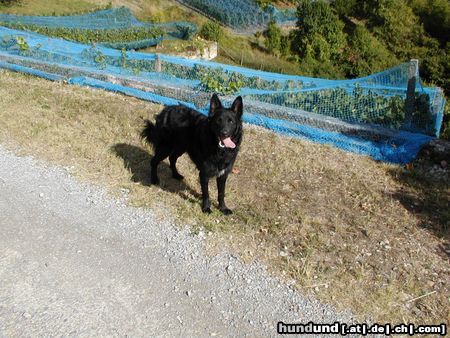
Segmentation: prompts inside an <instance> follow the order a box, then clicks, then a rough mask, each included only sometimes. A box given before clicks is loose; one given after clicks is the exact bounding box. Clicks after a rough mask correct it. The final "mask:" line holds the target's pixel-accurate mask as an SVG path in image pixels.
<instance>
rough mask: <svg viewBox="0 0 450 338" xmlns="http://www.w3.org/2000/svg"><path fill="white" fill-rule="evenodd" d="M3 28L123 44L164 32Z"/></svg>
mask: <svg viewBox="0 0 450 338" xmlns="http://www.w3.org/2000/svg"><path fill="white" fill-rule="evenodd" d="M1 24H2V25H3V26H6V27H10V28H15V29H21V30H29V31H33V32H36V33H39V34H43V35H47V36H51V37H58V38H63V39H66V40H71V41H76V42H81V43H85V44H90V43H123V42H133V41H138V40H144V39H153V38H159V37H161V36H162V35H163V34H164V32H163V31H162V30H161V29H160V28H157V27H133V28H123V29H78V28H52V27H42V26H36V25H23V24H11V23H1Z"/></svg>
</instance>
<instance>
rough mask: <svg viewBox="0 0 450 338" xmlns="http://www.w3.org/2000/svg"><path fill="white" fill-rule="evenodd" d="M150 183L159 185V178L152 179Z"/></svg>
mask: <svg viewBox="0 0 450 338" xmlns="http://www.w3.org/2000/svg"><path fill="white" fill-rule="evenodd" d="M150 183H151V184H154V185H159V178H158V177H152V178H151V179H150Z"/></svg>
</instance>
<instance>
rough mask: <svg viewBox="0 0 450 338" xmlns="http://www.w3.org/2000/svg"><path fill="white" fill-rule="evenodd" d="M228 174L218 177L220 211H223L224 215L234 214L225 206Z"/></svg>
mask: <svg viewBox="0 0 450 338" xmlns="http://www.w3.org/2000/svg"><path fill="white" fill-rule="evenodd" d="M227 177H228V174H224V175H222V176H219V177H217V179H216V180H217V192H218V200H219V210H220V211H222V213H223V214H224V215H230V214H232V213H233V212H232V211H231V210H230V209H228V208H227V206H226V205H225V183H226V182H227Z"/></svg>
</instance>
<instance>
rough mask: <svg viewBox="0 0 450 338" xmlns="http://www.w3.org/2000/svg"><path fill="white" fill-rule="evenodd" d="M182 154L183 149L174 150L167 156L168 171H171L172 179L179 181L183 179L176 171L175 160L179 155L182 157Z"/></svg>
mask: <svg viewBox="0 0 450 338" xmlns="http://www.w3.org/2000/svg"><path fill="white" fill-rule="evenodd" d="M183 153H184V149H174V151H172V154H170V156H169V161H170V169H171V170H172V177H173V178H175V179H176V180H179V181H181V180H182V179H183V178H184V177H183V175H181V174H180V173H179V172H178V170H177V160H178V158H179V157H180V156H181V155H183Z"/></svg>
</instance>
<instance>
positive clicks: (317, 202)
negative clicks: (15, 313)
mask: <svg viewBox="0 0 450 338" xmlns="http://www.w3.org/2000/svg"><path fill="white" fill-rule="evenodd" d="M159 110H160V106H157V105H154V104H150V103H146V102H143V101H139V100H137V99H134V98H128V97H125V96H121V95H115V94H111V93H106V92H102V91H95V90H90V89H86V88H79V87H74V86H67V85H64V84H59V83H51V82H47V81H45V80H41V79H36V78H32V77H28V76H24V75H19V74H14V73H9V72H5V71H0V121H1V123H0V142H1V143H2V144H6V145H8V146H9V147H10V148H14V149H16V150H18V149H19V150H20V152H21V153H23V154H28V155H33V156H36V157H38V158H43V159H46V160H49V161H51V162H54V163H58V164H61V165H64V166H67V167H73V170H72V171H73V173H74V174H75V175H76V176H77V177H79V178H80V179H83V180H87V181H91V182H94V183H97V184H101V185H104V186H107V187H108V188H109V189H110V190H111V192H112V193H115V192H118V191H119V189H120V188H124V189H128V190H130V203H131V204H133V205H139V206H145V207H149V208H152V207H154V208H155V210H158V208H159V209H161V205H164V207H165V208H166V209H167V212H169V213H172V214H173V215H174V216H176V217H178V219H179V220H182V221H183V223H188V224H190V225H191V226H192V229H193V231H198V230H199V229H201V228H206V229H208V230H209V231H211V232H212V233H213V236H209V237H208V238H211V240H210V242H209V244H210V246H211V250H212V251H214V250H218V249H222V248H223V247H225V246H228V247H229V248H230V249H231V250H233V251H234V252H236V253H237V254H239V255H240V256H241V257H243V258H244V259H260V260H262V261H264V262H265V263H267V264H268V265H269V266H270V267H271V269H272V271H273V272H274V273H276V274H279V275H280V276H284V277H285V278H288V279H294V280H295V283H296V286H297V287H298V288H299V289H300V291H301V292H304V293H310V292H311V293H314V294H315V295H317V296H318V297H319V298H320V299H322V300H324V301H328V302H331V303H333V304H335V305H336V306H338V307H350V308H351V309H352V310H353V311H354V312H355V313H356V314H358V315H360V316H362V317H365V316H371V317H373V318H375V319H377V320H384V321H390V322H393V321H394V322H399V321H400V322H403V321H405V322H407V321H412V322H416V323H440V322H447V321H448V316H449V308H450V307H449V295H450V293H449V283H448V278H449V271H450V265H449V247H448V245H449V237H448V236H449V234H448V227H449V219H450V215H449V185H448V183H449V182H448V181H434V180H432V179H431V178H430V177H428V176H427V175H426V174H424V173H421V172H420V171H417V170H414V171H406V170H404V169H402V168H398V167H396V166H390V165H383V164H380V163H376V162H374V161H372V160H370V159H368V158H365V157H361V156H357V155H353V154H349V153H345V152H342V151H339V150H337V149H334V148H331V147H327V146H322V145H316V144H312V143H309V142H304V141H299V140H295V139H289V138H284V137H279V136H277V135H274V134H272V133H270V132H266V131H264V130H261V129H258V128H251V127H248V126H246V130H245V132H246V134H245V139H244V143H243V149H242V152H241V153H240V155H239V158H238V161H237V164H236V167H237V168H239V170H240V172H239V173H238V174H234V175H232V176H231V177H230V182H229V185H228V187H227V189H228V191H227V201H228V204H229V206H230V207H232V208H233V209H234V211H235V213H234V215H232V216H231V217H228V218H227V217H225V216H222V215H221V214H220V213H219V212H217V211H214V213H213V214H212V215H210V216H207V215H204V214H202V213H201V211H200V205H199V191H200V189H199V185H198V182H197V172H196V170H195V169H194V166H193V165H192V164H191V163H190V161H189V160H188V158H187V157H186V156H183V157H182V158H181V159H180V165H179V166H180V172H181V173H182V174H183V175H185V177H186V179H185V182H183V183H179V182H177V181H174V180H173V179H171V178H170V174H169V170H168V168H167V166H163V168H162V170H161V181H162V185H161V187H154V186H148V170H149V161H150V159H151V156H152V155H151V153H152V152H151V150H150V148H149V147H147V146H145V145H143V144H142V143H141V141H140V139H139V136H138V135H139V130H140V128H141V127H142V118H148V117H152V116H153V115H154V114H155V113H156V112H158V111H159ZM215 193H216V192H215V191H213V192H212V194H214V195H215ZM432 291H436V292H435V293H433V294H431V295H429V296H427V297H423V298H420V299H418V300H416V301H413V302H409V300H411V299H414V298H416V297H418V296H421V295H424V294H427V293H429V292H432Z"/></svg>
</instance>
